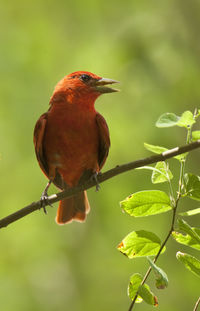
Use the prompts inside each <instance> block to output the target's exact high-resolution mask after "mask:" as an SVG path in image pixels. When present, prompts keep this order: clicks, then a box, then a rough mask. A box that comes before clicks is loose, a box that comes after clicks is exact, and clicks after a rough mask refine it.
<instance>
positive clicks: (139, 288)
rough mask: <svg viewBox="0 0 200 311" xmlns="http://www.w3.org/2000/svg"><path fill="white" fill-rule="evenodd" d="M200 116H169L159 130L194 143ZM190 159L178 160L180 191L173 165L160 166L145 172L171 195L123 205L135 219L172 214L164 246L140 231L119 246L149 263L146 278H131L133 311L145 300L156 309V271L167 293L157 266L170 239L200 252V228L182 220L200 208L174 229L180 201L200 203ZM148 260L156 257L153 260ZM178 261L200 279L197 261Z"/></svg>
mask: <svg viewBox="0 0 200 311" xmlns="http://www.w3.org/2000/svg"><path fill="white" fill-rule="evenodd" d="M199 116H200V111H199V110H197V109H195V112H194V114H192V112H190V111H185V112H184V113H183V114H182V115H181V116H180V117H179V116H177V115H175V114H174V113H165V114H163V115H162V116H161V117H160V118H159V119H158V121H157V122H156V126H157V127H159V128H163V127H173V126H178V127H183V128H185V129H186V131H187V139H186V142H187V143H190V142H191V141H192V140H194V138H195V139H197V138H198V137H199V131H192V127H193V125H194V124H195V123H196V121H197V118H198V117H199ZM144 146H145V147H146V148H147V150H149V151H151V152H154V153H162V152H165V151H166V150H167V148H165V147H161V146H154V145H150V144H147V143H145V144H144ZM187 158H188V154H184V155H182V156H181V157H180V156H179V157H178V158H177V157H176V159H178V160H179V163H180V177H179V180H178V186H177V189H174V186H173V185H172V183H171V180H172V178H173V175H172V172H171V171H170V169H169V162H168V161H165V162H158V163H157V164H156V165H155V166H154V167H153V166H145V167H143V169H149V170H152V171H153V172H152V176H151V181H152V183H153V184H159V183H164V182H165V183H167V184H168V186H169V190H168V193H166V192H163V191H160V190H148V191H147V190H146V191H140V192H136V193H133V194H131V195H129V196H128V197H127V198H126V199H125V200H123V201H121V202H120V205H121V208H122V209H123V210H124V211H125V212H126V213H127V214H128V215H130V216H132V217H143V216H150V215H156V214H157V213H164V212H172V220H171V225H170V226H169V232H168V234H167V236H166V238H165V240H164V242H163V243H161V241H160V239H159V237H157V236H156V235H155V233H153V232H148V231H145V230H140V231H132V232H130V233H129V234H128V235H127V236H126V237H125V238H124V239H123V240H122V242H121V243H120V244H119V246H118V250H119V251H120V252H122V253H123V254H125V255H126V256H127V257H128V258H129V259H133V258H136V257H143V256H146V257H147V259H148V262H149V270H148V272H147V274H146V275H145V276H144V277H143V276H142V275H141V274H139V273H134V274H133V275H132V276H131V278H130V282H129V285H128V295H129V297H130V299H131V300H132V303H131V305H130V308H129V310H132V309H133V307H134V304H135V302H136V303H141V302H142V301H143V300H144V301H145V302H147V303H148V304H151V305H154V306H155V305H156V306H157V305H158V300H157V298H156V297H155V295H154V294H153V293H152V292H151V290H150V288H149V286H147V285H146V284H145V282H146V279H147V278H148V275H149V273H150V272H151V270H153V272H154V275H155V283H156V287H157V288H158V289H164V288H166V287H167V286H168V277H167V274H166V272H164V271H163V270H162V269H161V268H160V267H158V266H157V265H156V264H155V262H156V261H157V260H158V258H159V256H160V254H162V253H163V252H164V251H165V249H166V244H167V242H168V240H169V238H170V236H172V237H173V238H174V240H175V241H176V242H177V243H180V244H184V245H186V246H188V247H190V248H193V249H196V250H200V228H194V227H191V226H190V225H189V224H188V223H187V222H186V221H185V220H184V219H183V218H182V216H190V215H195V214H198V213H199V207H197V208H196V209H194V210H188V211H187V212H184V213H179V217H178V219H177V224H178V227H177V229H176V230H175V228H174V227H175V219H176V216H177V209H178V207H179V201H180V199H181V198H184V197H188V198H190V199H192V200H198V201H199V200H200V177H199V176H196V175H194V174H191V173H186V172H185V163H186V160H187ZM175 191H176V192H177V194H176V195H174V193H176V192H175ZM180 231H182V232H183V233H184V234H182V233H181V232H180ZM166 255H167V252H166ZM148 256H153V257H154V258H153V260H151V259H150V258H149V257H148ZM176 257H177V259H178V260H179V261H180V262H182V263H183V264H184V266H185V267H186V268H187V269H188V270H189V271H191V272H192V273H193V274H195V275H196V276H200V261H199V260H198V259H197V258H196V257H194V256H192V255H190V254H187V253H182V252H180V251H177V254H176ZM145 285H146V286H145ZM147 297H148V298H147ZM155 301H156V302H155Z"/></svg>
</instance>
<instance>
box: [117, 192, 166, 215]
mask: <svg viewBox="0 0 200 311" xmlns="http://www.w3.org/2000/svg"><path fill="white" fill-rule="evenodd" d="M120 206H121V207H122V209H123V210H124V211H125V212H126V213H128V214H129V215H131V216H134V217H142V216H149V215H155V214H159V213H164V212H167V211H169V210H170V209H172V207H171V205H170V198H169V197H168V195H167V194H166V193H165V192H163V191H160V190H147V191H140V192H136V193H134V194H132V195H130V196H129V197H127V198H126V199H125V200H124V201H121V202H120Z"/></svg>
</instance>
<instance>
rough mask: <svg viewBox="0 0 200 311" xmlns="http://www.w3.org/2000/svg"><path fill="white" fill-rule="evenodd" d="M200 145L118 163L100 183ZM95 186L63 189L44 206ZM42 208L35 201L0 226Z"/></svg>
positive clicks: (7, 218) (49, 198) (99, 177)
mask: <svg viewBox="0 0 200 311" xmlns="http://www.w3.org/2000/svg"><path fill="white" fill-rule="evenodd" d="M199 147H200V140H197V141H195V142H193V143H191V144H188V145H184V146H181V147H176V148H173V149H170V150H167V151H164V152H163V153H161V154H158V155H154V156H151V157H148V158H143V159H139V160H136V161H133V162H130V163H126V164H122V165H118V166H116V167H115V168H112V169H110V170H109V171H107V172H105V173H103V174H100V175H99V176H98V183H102V182H104V181H106V180H108V179H110V178H112V177H114V176H117V175H119V174H122V173H124V172H127V171H130V170H133V169H135V168H138V167H142V166H144V165H149V164H152V163H156V162H159V161H165V160H166V159H169V158H172V157H174V156H176V155H178V154H182V153H185V152H189V151H192V150H194V149H197V148H199ZM93 186H96V181H94V180H92V179H90V180H89V181H87V182H86V183H84V184H83V185H81V186H77V187H74V188H70V189H68V190H66V191H62V192H59V193H56V194H53V195H51V196H49V197H48V200H47V202H46V203H45V204H43V207H44V206H47V205H49V204H52V203H55V202H58V201H60V200H62V199H64V198H67V197H71V196H73V195H75V194H77V193H79V192H81V191H83V190H87V189H89V188H92V187H93ZM40 208H41V201H40V200H39V201H37V202H33V203H31V204H30V205H28V206H26V207H24V208H22V209H20V210H18V211H17V212H15V213H13V214H10V215H9V216H7V217H5V218H2V219H1V220H0V228H3V227H6V226H8V225H9V224H11V223H13V222H15V221H16V220H18V219H20V218H22V217H24V216H26V215H28V214H30V213H32V212H34V211H36V210H39V209H40Z"/></svg>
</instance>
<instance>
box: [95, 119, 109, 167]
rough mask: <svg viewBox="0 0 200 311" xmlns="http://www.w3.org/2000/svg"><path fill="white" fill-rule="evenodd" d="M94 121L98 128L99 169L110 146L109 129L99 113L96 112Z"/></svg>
mask: <svg viewBox="0 0 200 311" xmlns="http://www.w3.org/2000/svg"><path fill="white" fill-rule="evenodd" d="M96 122H97V126H98V129H99V153H98V156H99V158H98V163H99V167H100V169H101V168H102V166H103V165H104V163H105V161H106V158H107V156H108V152H109V148H110V136H109V129H108V126H107V123H106V120H105V119H104V118H103V117H102V115H100V114H99V113H97V114H96Z"/></svg>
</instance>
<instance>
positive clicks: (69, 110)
mask: <svg viewBox="0 0 200 311" xmlns="http://www.w3.org/2000/svg"><path fill="white" fill-rule="evenodd" d="M114 83H118V81H116V80H112V79H107V78H102V77H100V76H98V75H96V74H93V73H91V72H88V71H76V72H73V73H71V74H68V75H66V76H65V77H64V78H63V79H62V80H60V81H59V82H58V83H57V85H56V86H55V89H54V92H53V95H52V96H51V98H50V102H49V105H50V107H49V109H48V111H47V112H45V113H44V114H42V115H41V116H40V118H39V119H38V121H37V122H36V125H35V128H34V135H33V136H34V139H33V141H34V147H35V153H36V157H37V160H38V162H39V166H40V168H41V170H42V171H43V173H44V174H45V175H46V177H47V178H48V180H49V182H48V184H47V186H46V188H45V190H44V192H43V195H42V197H41V199H42V200H43V199H44V198H47V190H48V188H49V186H50V184H51V183H53V184H54V185H55V186H56V187H57V188H59V189H60V190H61V191H62V190H67V189H69V188H72V187H75V186H78V185H82V184H83V183H84V182H86V181H88V180H89V179H90V178H95V179H97V175H98V174H99V173H100V171H101V169H102V167H103V165H104V164H105V161H106V159H107V156H108V152H109V148H110V135H109V129H108V125H107V123H106V121H105V119H104V117H103V116H102V115H101V114H100V113H98V112H97V111H96V109H95V106H94V105H95V101H96V99H97V98H98V97H99V96H100V95H102V94H107V93H113V92H117V91H118V90H117V89H114V88H111V87H110V86H108V85H110V84H114ZM89 210H90V204H89V201H88V198H87V193H86V191H82V192H79V193H77V194H76V195H74V196H72V197H69V198H66V199H63V200H61V201H60V202H59V206H58V210H57V216H56V222H57V224H59V225H63V224H66V223H70V222H72V221H73V220H75V221H79V222H84V221H85V219H86V215H87V214H88V212H89Z"/></svg>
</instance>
